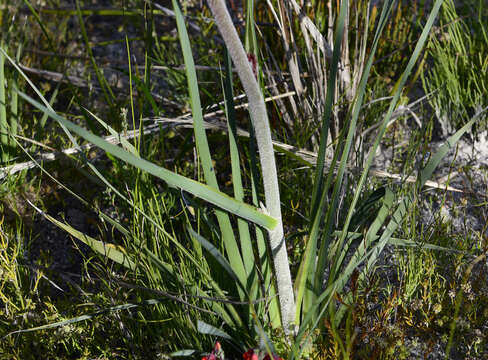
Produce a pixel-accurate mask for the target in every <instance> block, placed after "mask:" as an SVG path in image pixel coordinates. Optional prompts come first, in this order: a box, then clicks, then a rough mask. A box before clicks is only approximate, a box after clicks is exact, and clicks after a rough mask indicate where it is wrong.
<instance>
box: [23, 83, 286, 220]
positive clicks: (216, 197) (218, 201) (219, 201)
mask: <svg viewBox="0 0 488 360" xmlns="http://www.w3.org/2000/svg"><path fill="white" fill-rule="evenodd" d="M19 95H20V96H21V97H22V98H23V99H25V100H26V101H28V102H29V103H31V104H32V105H34V106H35V107H36V108H38V109H39V110H41V111H43V112H47V113H48V114H49V116H50V117H52V118H53V119H55V120H56V121H58V122H59V123H61V124H63V125H64V126H65V127H66V128H67V129H69V130H71V131H73V132H75V133H76V134H78V135H79V136H81V137H82V138H84V139H85V140H87V141H89V142H91V143H93V144H95V145H96V146H98V147H99V148H101V149H103V150H105V151H106V152H108V153H111V154H112V155H114V156H116V157H118V158H119V159H121V160H123V161H125V162H127V163H129V164H131V165H133V166H135V167H137V168H139V169H141V170H143V171H146V172H148V173H149V174H152V175H154V176H156V177H158V178H160V179H162V180H164V181H166V182H167V183H168V184H169V185H170V186H173V187H176V188H179V189H182V190H184V191H187V192H189V193H190V194H193V195H195V196H197V197H199V198H201V199H204V200H206V201H208V202H210V203H212V204H214V205H216V206H218V207H220V208H222V209H224V210H227V211H229V212H231V213H233V214H235V215H237V216H240V217H242V218H244V219H247V220H250V221H252V222H254V223H256V224H258V225H261V226H264V227H265V228H268V229H274V228H275V227H276V225H277V221H276V219H275V218H273V217H271V216H269V215H266V214H264V213H262V212H261V211H260V210H258V209H256V208H254V207H252V206H250V205H248V204H246V203H243V202H242V201H237V200H235V199H233V198H231V197H230V196H228V195H226V194H224V193H223V192H220V191H217V190H215V189H212V188H210V187H209V186H207V185H204V184H201V183H199V182H197V181H195V180H192V179H189V178H186V177H184V176H181V175H178V174H176V173H173V172H171V171H169V170H167V169H165V168H162V167H160V166H157V165H156V164H153V163H151V162H149V161H147V160H144V159H141V158H138V157H136V156H134V155H133V154H131V153H129V152H127V151H125V150H124V149H122V148H120V147H118V146H116V145H113V144H110V143H109V142H107V141H105V140H104V139H102V138H101V137H99V136H96V135H94V134H92V133H90V132H89V131H87V130H85V129H83V128H82V127H80V126H78V125H75V124H73V123H72V122H71V121H69V120H66V119H65V118H63V117H61V116H59V115H58V114H56V113H55V112H54V111H52V110H49V109H48V108H46V107H45V106H43V105H41V104H40V103H38V102H37V101H35V100H34V99H32V98H31V97H29V96H28V95H26V94H24V93H22V92H19Z"/></svg>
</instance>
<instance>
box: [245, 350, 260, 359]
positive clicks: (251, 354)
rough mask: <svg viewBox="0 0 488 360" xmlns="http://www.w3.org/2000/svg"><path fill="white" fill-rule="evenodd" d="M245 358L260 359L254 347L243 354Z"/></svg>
mask: <svg viewBox="0 0 488 360" xmlns="http://www.w3.org/2000/svg"><path fill="white" fill-rule="evenodd" d="M242 357H243V358H244V360H259V357H258V354H256V353H254V349H249V350H247V351H246V352H245V353H244V354H242Z"/></svg>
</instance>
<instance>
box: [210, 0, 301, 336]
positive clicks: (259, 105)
mask: <svg viewBox="0 0 488 360" xmlns="http://www.w3.org/2000/svg"><path fill="white" fill-rule="evenodd" d="M208 4H209V6H210V8H211V10H212V13H213V16H214V19H215V22H216V24H217V26H218V28H219V31H220V33H221V35H222V37H223V39H224V41H225V45H226V46H227V49H228V50H229V53H230V56H231V58H232V61H233V62H234V65H235V67H236V69H237V73H238V75H239V78H240V79H241V82H242V85H243V87H244V91H245V92H246V95H247V98H248V101H249V112H250V115H251V120H252V123H253V126H254V130H255V132H256V140H257V145H258V149H259V158H260V162H261V168H262V172H263V184H264V195H265V197H266V209H267V211H269V214H270V215H271V216H272V217H274V218H276V219H277V220H278V226H276V228H275V229H274V230H271V231H269V241H270V247H271V251H272V254H273V262H274V269H275V276H276V285H277V288H278V297H279V301H280V310H281V321H282V325H283V329H284V331H285V333H286V334H287V335H288V334H290V331H293V329H291V326H292V325H293V324H294V322H295V299H294V295H293V285H292V281H291V274H290V267H289V263H288V254H287V252H286V244H285V240H284V234H283V222H282V219H281V206H280V192H279V187H278V174H277V171H276V163H275V157H274V152H273V144H272V141H271V130H270V127H269V120H268V115H267V113H266V106H265V104H264V98H263V96H262V93H261V89H260V87H259V85H258V83H257V81H256V78H255V77H254V73H253V71H252V69H251V66H250V64H249V61H248V58H247V54H246V52H245V51H244V47H243V46H242V42H241V40H240V39H239V36H238V34H237V31H236V29H235V28H234V25H233V23H232V20H231V18H230V15H229V12H228V11H227V8H226V5H225V2H224V1H223V0H209V1H208Z"/></svg>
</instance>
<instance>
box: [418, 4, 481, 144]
mask: <svg viewBox="0 0 488 360" xmlns="http://www.w3.org/2000/svg"><path fill="white" fill-rule="evenodd" d="M487 15H488V13H487V10H486V7H485V6H484V5H483V3H482V1H479V2H478V3H476V2H474V3H472V4H471V3H470V4H466V5H462V4H460V5H457V6H456V5H455V4H454V2H453V1H452V0H448V1H445V2H444V4H443V6H442V9H441V15H440V18H439V25H438V27H437V29H436V31H435V32H434V33H433V34H432V37H431V39H430V41H429V45H428V54H429V56H430V58H431V61H432V62H433V65H432V67H431V68H430V69H429V70H428V71H426V72H424V73H422V81H423V86H424V89H425V91H426V92H427V93H429V92H433V96H432V97H430V104H431V105H432V107H433V108H434V111H435V114H436V118H437V119H438V121H439V123H440V124H441V126H442V132H443V134H444V136H445V135H447V134H448V133H451V132H452V130H453V129H455V128H457V127H459V126H462V125H463V124H465V123H466V121H467V120H468V119H469V118H470V117H471V116H473V114H475V113H476V112H478V111H480V110H481V109H483V108H485V107H486V106H487V105H488V100H487V97H486V94H487V92H488V87H487V84H488V60H487V59H488V21H487V20H486V19H487ZM484 118H485V117H484ZM477 126H478V127H479V129H480V130H483V129H484V128H486V121H480V122H479V124H478V125H477Z"/></svg>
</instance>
